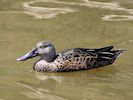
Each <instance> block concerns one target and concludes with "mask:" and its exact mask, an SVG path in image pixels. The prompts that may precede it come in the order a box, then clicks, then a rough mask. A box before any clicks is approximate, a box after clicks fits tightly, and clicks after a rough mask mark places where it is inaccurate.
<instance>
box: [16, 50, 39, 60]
mask: <svg viewBox="0 0 133 100" xmlns="http://www.w3.org/2000/svg"><path fill="white" fill-rule="evenodd" d="M37 55H38V54H37V53H36V48H34V49H32V50H31V51H29V52H28V53H26V54H25V55H23V56H22V57H20V58H17V59H16V60H17V61H25V60H27V59H29V58H33V57H36V56H37Z"/></svg>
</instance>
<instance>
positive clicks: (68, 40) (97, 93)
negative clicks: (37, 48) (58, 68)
mask: <svg viewBox="0 0 133 100" xmlns="http://www.w3.org/2000/svg"><path fill="white" fill-rule="evenodd" d="M132 6H133V1H132V0H126V1H125V0H95V1H94V0H91V1H89V2H88V1H87V0H57V1H54V0H44V1H41V2H40V1H39V0H38V1H34V0H31V1H30V2H29V0H0V100H17V99H19V100H55V99H56V100H97V99H98V100H113V99H115V100H132V99H133V95H132V94H133V61H132V59H133V52H132V51H133V7H132ZM39 7H41V8H39ZM55 8H56V9H55ZM57 8H58V9H57ZM40 40H49V41H51V42H53V44H54V45H55V47H56V48H57V50H58V51H60V50H63V49H65V48H74V47H90V48H94V47H102V46H107V45H114V46H115V48H124V49H126V52H125V53H124V54H123V55H122V56H121V57H119V58H118V59H117V60H116V62H115V63H114V64H113V65H110V66H106V67H103V68H98V69H93V70H90V71H89V70H88V71H79V72H69V73H37V72H34V71H33V70H32V65H33V63H34V62H35V61H36V58H35V59H31V60H28V61H25V62H16V58H17V57H19V56H21V55H23V54H24V53H26V52H27V51H29V50H30V49H31V48H32V47H34V44H35V43H36V42H38V41H40Z"/></svg>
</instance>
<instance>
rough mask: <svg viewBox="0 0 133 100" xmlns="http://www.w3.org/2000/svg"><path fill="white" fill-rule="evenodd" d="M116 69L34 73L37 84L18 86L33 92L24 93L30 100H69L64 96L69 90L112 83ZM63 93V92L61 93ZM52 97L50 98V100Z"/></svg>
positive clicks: (23, 83) (22, 82)
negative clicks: (32, 99) (54, 99)
mask: <svg viewBox="0 0 133 100" xmlns="http://www.w3.org/2000/svg"><path fill="white" fill-rule="evenodd" d="M115 73H116V69H114V68H113V67H108V68H107V69H100V68H99V69H94V70H92V71H79V72H66V73H39V72H34V75H35V78H36V79H37V81H39V82H37V83H29V82H28V83H26V82H24V81H19V82H18V83H17V84H18V85H19V86H22V87H24V88H27V89H28V90H30V91H31V92H29V91H28V92H23V93H22V94H24V95H26V96H27V97H29V98H37V99H40V98H42V99H47V100H52V99H53V98H56V99H58V100H59V99H61V100H64V99H67V98H65V97H64V96H63V95H62V92H63V94H66V93H68V91H69V90H71V91H75V89H80V88H81V87H87V88H90V90H91V89H92V87H93V85H94V84H95V85H96V84H99V82H101V83H102V82H103V83H110V79H112V76H113V75H115ZM61 91H62V92H61ZM49 96H50V98H49Z"/></svg>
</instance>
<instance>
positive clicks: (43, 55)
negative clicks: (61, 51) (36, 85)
mask: <svg viewBox="0 0 133 100" xmlns="http://www.w3.org/2000/svg"><path fill="white" fill-rule="evenodd" d="M36 56H40V59H41V60H45V61H47V62H52V61H53V60H54V59H55V56H56V50H55V48H54V46H53V44H52V43H50V42H48V41H40V42H38V43H37V44H36V46H35V48H33V49H32V50H31V51H29V52H28V53H27V54H25V55H24V56H22V57H20V58H18V59H17V61H24V60H27V59H29V58H33V57H36Z"/></svg>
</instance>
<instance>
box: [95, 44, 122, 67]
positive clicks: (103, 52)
mask: <svg viewBox="0 0 133 100" xmlns="http://www.w3.org/2000/svg"><path fill="white" fill-rule="evenodd" d="M112 49H113V46H108V47H104V48H100V49H97V54H98V58H97V64H96V67H102V66H105V65H110V64H112V63H113V62H114V61H115V59H116V58H117V56H119V55H121V54H122V53H123V52H124V50H123V49H118V50H112Z"/></svg>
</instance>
